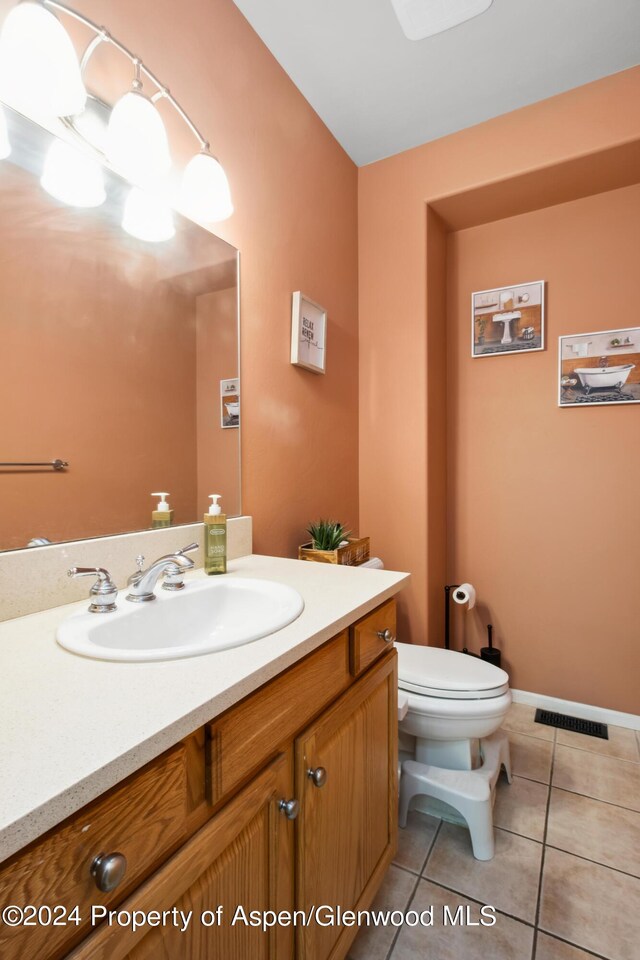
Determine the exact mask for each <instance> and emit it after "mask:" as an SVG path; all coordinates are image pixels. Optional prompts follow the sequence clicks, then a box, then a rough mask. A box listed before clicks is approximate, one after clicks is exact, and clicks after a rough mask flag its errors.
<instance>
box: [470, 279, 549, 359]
mask: <svg viewBox="0 0 640 960" xmlns="http://www.w3.org/2000/svg"><path fill="white" fill-rule="evenodd" d="M544 287H545V282H544V280H532V281H531V282H530V283H517V284H513V285H511V286H508V287H496V288H495V289H493V290H479V291H477V292H476V293H472V294H471V356H472V357H490V356H495V354H499V353H532V352H533V351H535V350H544V292H545V291H544Z"/></svg>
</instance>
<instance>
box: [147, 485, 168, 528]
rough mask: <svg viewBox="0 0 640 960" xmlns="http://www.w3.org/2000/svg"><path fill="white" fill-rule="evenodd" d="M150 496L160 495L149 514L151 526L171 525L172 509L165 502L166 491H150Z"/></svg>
mask: <svg viewBox="0 0 640 960" xmlns="http://www.w3.org/2000/svg"><path fill="white" fill-rule="evenodd" d="M151 496H152V497H160V502H159V504H158V506H157V507H156V509H155V510H154V511H153V513H152V514H151V527H152V529H153V530H155V529H156V528H157V527H171V526H172V525H173V510H172V509H171V507H170V506H169V504H168V503H167V497H168V496H169V494H168V493H152V494H151Z"/></svg>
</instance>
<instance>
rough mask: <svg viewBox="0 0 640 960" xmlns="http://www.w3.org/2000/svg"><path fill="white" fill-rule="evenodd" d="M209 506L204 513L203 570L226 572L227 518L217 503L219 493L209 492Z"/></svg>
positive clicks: (211, 572)
mask: <svg viewBox="0 0 640 960" xmlns="http://www.w3.org/2000/svg"><path fill="white" fill-rule="evenodd" d="M209 499H210V500H211V506H210V507H209V512H208V513H205V515H204V571H205V573H207V574H209V575H211V574H215V573H226V572H227V518H226V516H225V514H224V513H223V512H222V507H221V506H220V504H219V503H218V500H219V499H220V494H219V493H211V494H209Z"/></svg>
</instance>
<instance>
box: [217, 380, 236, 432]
mask: <svg viewBox="0 0 640 960" xmlns="http://www.w3.org/2000/svg"><path fill="white" fill-rule="evenodd" d="M220 425H221V427H222V429H223V430H228V429H230V428H231V427H239V426H240V381H239V380H221V381H220Z"/></svg>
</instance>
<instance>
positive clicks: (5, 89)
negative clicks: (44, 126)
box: [0, 0, 87, 119]
mask: <svg viewBox="0 0 640 960" xmlns="http://www.w3.org/2000/svg"><path fill="white" fill-rule="evenodd" d="M50 6H57V5H56V4H47V5H45V4H43V3H39V2H34V0H25V2H23V3H20V4H18V6H17V7H14V8H13V9H12V10H11V11H10V13H9V14H8V16H7V19H6V20H5V22H4V25H3V28H2V34H1V35H0V98H1V99H2V100H4V101H5V102H6V103H8V104H9V105H10V106H12V107H15V108H16V109H17V110H20V111H21V112H23V113H27V114H28V115H29V116H31V117H33V118H35V119H37V118H39V117H45V116H51V115H53V116H56V117H63V116H68V115H71V114H75V113H80V112H81V110H82V109H83V107H84V105H85V101H86V99H87V91H86V90H85V88H84V84H83V82H82V75H81V68H80V64H79V63H78V58H77V56H76V52H75V50H74V48H73V44H72V43H71V39H70V37H69V34H68V33H67V32H66V30H65V29H64V27H63V26H62V24H61V23H60V21H59V20H58V18H57V17H56V15H55V14H54V13H53V12H52V11H51V9H49V7H50Z"/></svg>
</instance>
